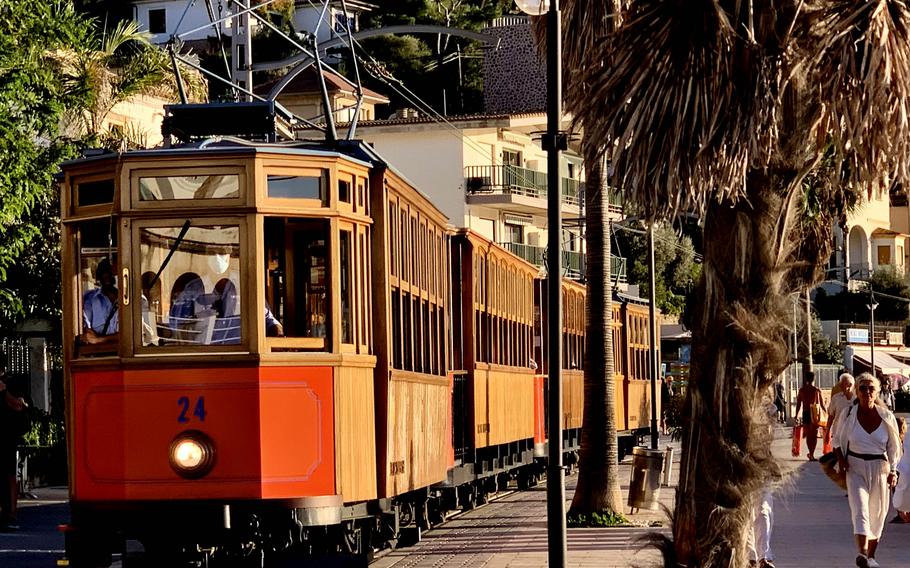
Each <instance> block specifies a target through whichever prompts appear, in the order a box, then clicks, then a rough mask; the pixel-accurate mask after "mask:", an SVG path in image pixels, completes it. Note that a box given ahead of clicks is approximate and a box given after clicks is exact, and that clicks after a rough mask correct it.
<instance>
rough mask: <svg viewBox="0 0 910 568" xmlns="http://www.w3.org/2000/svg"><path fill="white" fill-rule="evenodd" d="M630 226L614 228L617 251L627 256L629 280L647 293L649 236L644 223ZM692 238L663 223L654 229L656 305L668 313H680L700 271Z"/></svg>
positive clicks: (648, 286)
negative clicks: (627, 228)
mask: <svg viewBox="0 0 910 568" xmlns="http://www.w3.org/2000/svg"><path fill="white" fill-rule="evenodd" d="M629 228H630V229H631V230H628V231H627V230H619V231H617V232H616V241H617V254H618V255H620V256H625V257H626V266H627V269H628V279H629V283H630V284H636V285H638V286H639V288H640V291H641V295H642V297H645V298H647V297H648V294H649V293H650V292H649V291H650V288H651V282H650V275H649V273H648V237H647V234H646V231H647V229H646V227H645V226H644V225H643V224H641V223H635V224H633V225H632V226H631V227H629ZM696 256H697V255H696V252H695V247H694V246H693V244H692V238H691V237H689V236H688V235H686V234H683V235H679V234H677V233H676V231H674V229H673V228H672V227H671V226H669V225H666V224H660V225H658V226H657V227H656V228H655V230H654V265H655V269H656V277H655V281H656V284H657V290H656V295H657V307H658V308H659V309H660V311H661V312H663V313H664V314H668V315H673V316H680V315H682V313H683V311H684V310H685V307H686V300H687V298H688V297H689V295H690V294H691V292H692V290H693V289H694V287H695V284H696V283H697V282H698V278H699V276H700V275H701V265H700V264H698V263H697V262H696Z"/></svg>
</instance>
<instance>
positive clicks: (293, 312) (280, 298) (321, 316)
mask: <svg viewBox="0 0 910 568" xmlns="http://www.w3.org/2000/svg"><path fill="white" fill-rule="evenodd" d="M346 242H347V245H346V246H347V251H348V252H347V255H346V260H347V263H348V266H347V268H346V269H345V268H342V269H341V270H342V274H341V276H342V281H344V280H345V278H347V279H348V282H347V284H344V283H343V284H342V286H343V288H344V289H343V290H342V311H343V314H342V316H343V317H342V320H343V322H344V320H345V317H344V310H345V309H347V314H348V317H349V318H350V317H352V315H353V314H352V309H353V307H352V304H351V301H350V293H351V285H350V274H351V272H350V270H351V268H350V261H351V253H350V244H351V241H350V233H347V241H346ZM341 244H342V248H343V249H344V247H345V243H344V242H342V243H341ZM265 247H266V251H265V253H266V254H265V258H266V262H267V266H266V267H265V269H266V270H267V278H266V302H267V303H268V304H269V306H270V308H271V311H272V313H273V314H274V315H275V316H276V317H277V318H278V319H279V320H280V321H281V322H282V326H283V335H284V336H285V337H289V338H305V339H306V341H302V342H301V343H300V345H299V346H297V345H291V346H289V347H286V346H281V347H273V348H272V349H273V350H309V351H328V350H329V349H330V347H331V337H332V326H331V314H330V311H329V309H330V308H329V307H330V305H331V294H330V288H329V286H330V282H331V279H330V271H329V266H330V263H329V222H328V221H327V220H321V219H320V220H313V219H294V218H283V217H269V218H266V220H265ZM342 254H345V253H342ZM342 264H343V263H342ZM345 296H346V297H347V298H348V299H347V301H345V300H344V298H345ZM350 322H351V320H350V319H348V321H347V324H344V323H343V327H342V340H343V341H344V340H345V339H344V338H345V337H348V340H347V342H348V343H353V326H352V325H351V323H350ZM267 331H268V330H267ZM345 333H347V334H348V335H347V336H345V335H344V334H345Z"/></svg>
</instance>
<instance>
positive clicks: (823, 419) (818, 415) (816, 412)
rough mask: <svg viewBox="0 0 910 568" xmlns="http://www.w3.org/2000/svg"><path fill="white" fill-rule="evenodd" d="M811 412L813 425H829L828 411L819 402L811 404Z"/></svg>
mask: <svg viewBox="0 0 910 568" xmlns="http://www.w3.org/2000/svg"><path fill="white" fill-rule="evenodd" d="M809 412H811V413H812V425H813V426H816V427H819V426H821V427H825V426H827V425H828V413H827V412H825V411H824V410H822V406H821V405H820V404H818V403H816V404H810V405H809Z"/></svg>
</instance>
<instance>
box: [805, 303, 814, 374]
mask: <svg viewBox="0 0 910 568" xmlns="http://www.w3.org/2000/svg"><path fill="white" fill-rule="evenodd" d="M810 302H811V300H810V299H809V290H808V289H807V290H806V352H807V353H806V365H808V366H809V370H810V371H814V370H815V367H814V366H813V364H812V304H811V303H810Z"/></svg>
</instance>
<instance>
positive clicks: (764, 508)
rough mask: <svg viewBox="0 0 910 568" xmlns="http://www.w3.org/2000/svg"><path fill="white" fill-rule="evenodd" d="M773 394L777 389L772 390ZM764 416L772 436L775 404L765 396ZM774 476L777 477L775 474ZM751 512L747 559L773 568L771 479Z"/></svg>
mask: <svg viewBox="0 0 910 568" xmlns="http://www.w3.org/2000/svg"><path fill="white" fill-rule="evenodd" d="M774 393H775V396H776V394H777V389H776V388H775V390H774ZM762 408H763V413H764V416H762V418H763V419H766V420H767V424H768V430H767V433H768V436H770V437H773V426H772V425H773V423H774V420H775V419H776V418H777V415H778V411H777V405H776V404H774V403H772V402H771V397H770V396H766V397H764V399H763V401H762ZM775 477H778V476H777V475H775ZM754 507H755V508H754V510H753V513H752V534H751V535H749V536H750V538H749V559H750V561H751V565H752V566H755V567H756V568H775V566H774V553H773V552H772V551H771V531H772V529H773V528H774V492H773V489H772V487H771V481H768V482H767V483H766V484H765V486H764V487H763V488H762V489H761V491H759V493H758V495H757V497H756V500H755V506H754Z"/></svg>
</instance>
